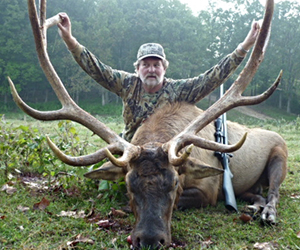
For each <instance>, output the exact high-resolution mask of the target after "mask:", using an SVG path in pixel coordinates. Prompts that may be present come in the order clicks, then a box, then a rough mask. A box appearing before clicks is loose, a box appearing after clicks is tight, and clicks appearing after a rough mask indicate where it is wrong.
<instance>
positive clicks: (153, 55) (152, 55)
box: [138, 54, 166, 60]
mask: <svg viewBox="0 0 300 250" xmlns="http://www.w3.org/2000/svg"><path fill="white" fill-rule="evenodd" d="M147 57H157V58H159V59H161V60H164V59H166V58H164V57H163V56H161V55H157V54H148V55H144V56H141V57H140V58H139V59H138V60H143V59H145V58H147Z"/></svg>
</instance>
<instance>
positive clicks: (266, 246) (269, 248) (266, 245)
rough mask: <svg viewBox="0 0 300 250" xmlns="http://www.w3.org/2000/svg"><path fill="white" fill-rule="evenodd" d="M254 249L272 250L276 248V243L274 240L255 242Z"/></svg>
mask: <svg viewBox="0 0 300 250" xmlns="http://www.w3.org/2000/svg"><path fill="white" fill-rule="evenodd" d="M253 247H254V249H259V250H274V249H278V244H277V243H275V242H262V243H259V242H256V243H255V244H254V246H253Z"/></svg>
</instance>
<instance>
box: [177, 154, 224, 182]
mask: <svg viewBox="0 0 300 250" xmlns="http://www.w3.org/2000/svg"><path fill="white" fill-rule="evenodd" d="M223 172H224V170H223V169H219V168H214V167H211V166H208V165H207V164H205V163H204V162H202V161H200V160H198V159H196V158H193V157H189V158H188V159H187V160H186V162H185V163H184V164H183V165H182V166H180V167H179V170H178V174H185V175H187V176H188V177H189V178H192V179H202V178H205V177H209V176H214V175H219V174H222V173H223Z"/></svg>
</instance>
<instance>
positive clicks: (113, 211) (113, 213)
mask: <svg viewBox="0 0 300 250" xmlns="http://www.w3.org/2000/svg"><path fill="white" fill-rule="evenodd" d="M109 216H114V217H119V218H124V217H126V216H127V214H126V213H125V212H124V211H122V210H119V209H114V208H111V212H110V213H109Z"/></svg>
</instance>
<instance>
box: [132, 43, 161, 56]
mask: <svg viewBox="0 0 300 250" xmlns="http://www.w3.org/2000/svg"><path fill="white" fill-rule="evenodd" d="M152 56H153V57H158V58H160V59H166V55H165V52H164V48H163V47H162V46H161V45H160V44H158V43H145V44H143V45H142V46H141V47H140V48H139V50H138V53H137V59H138V60H142V59H144V58H146V57H152Z"/></svg>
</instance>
